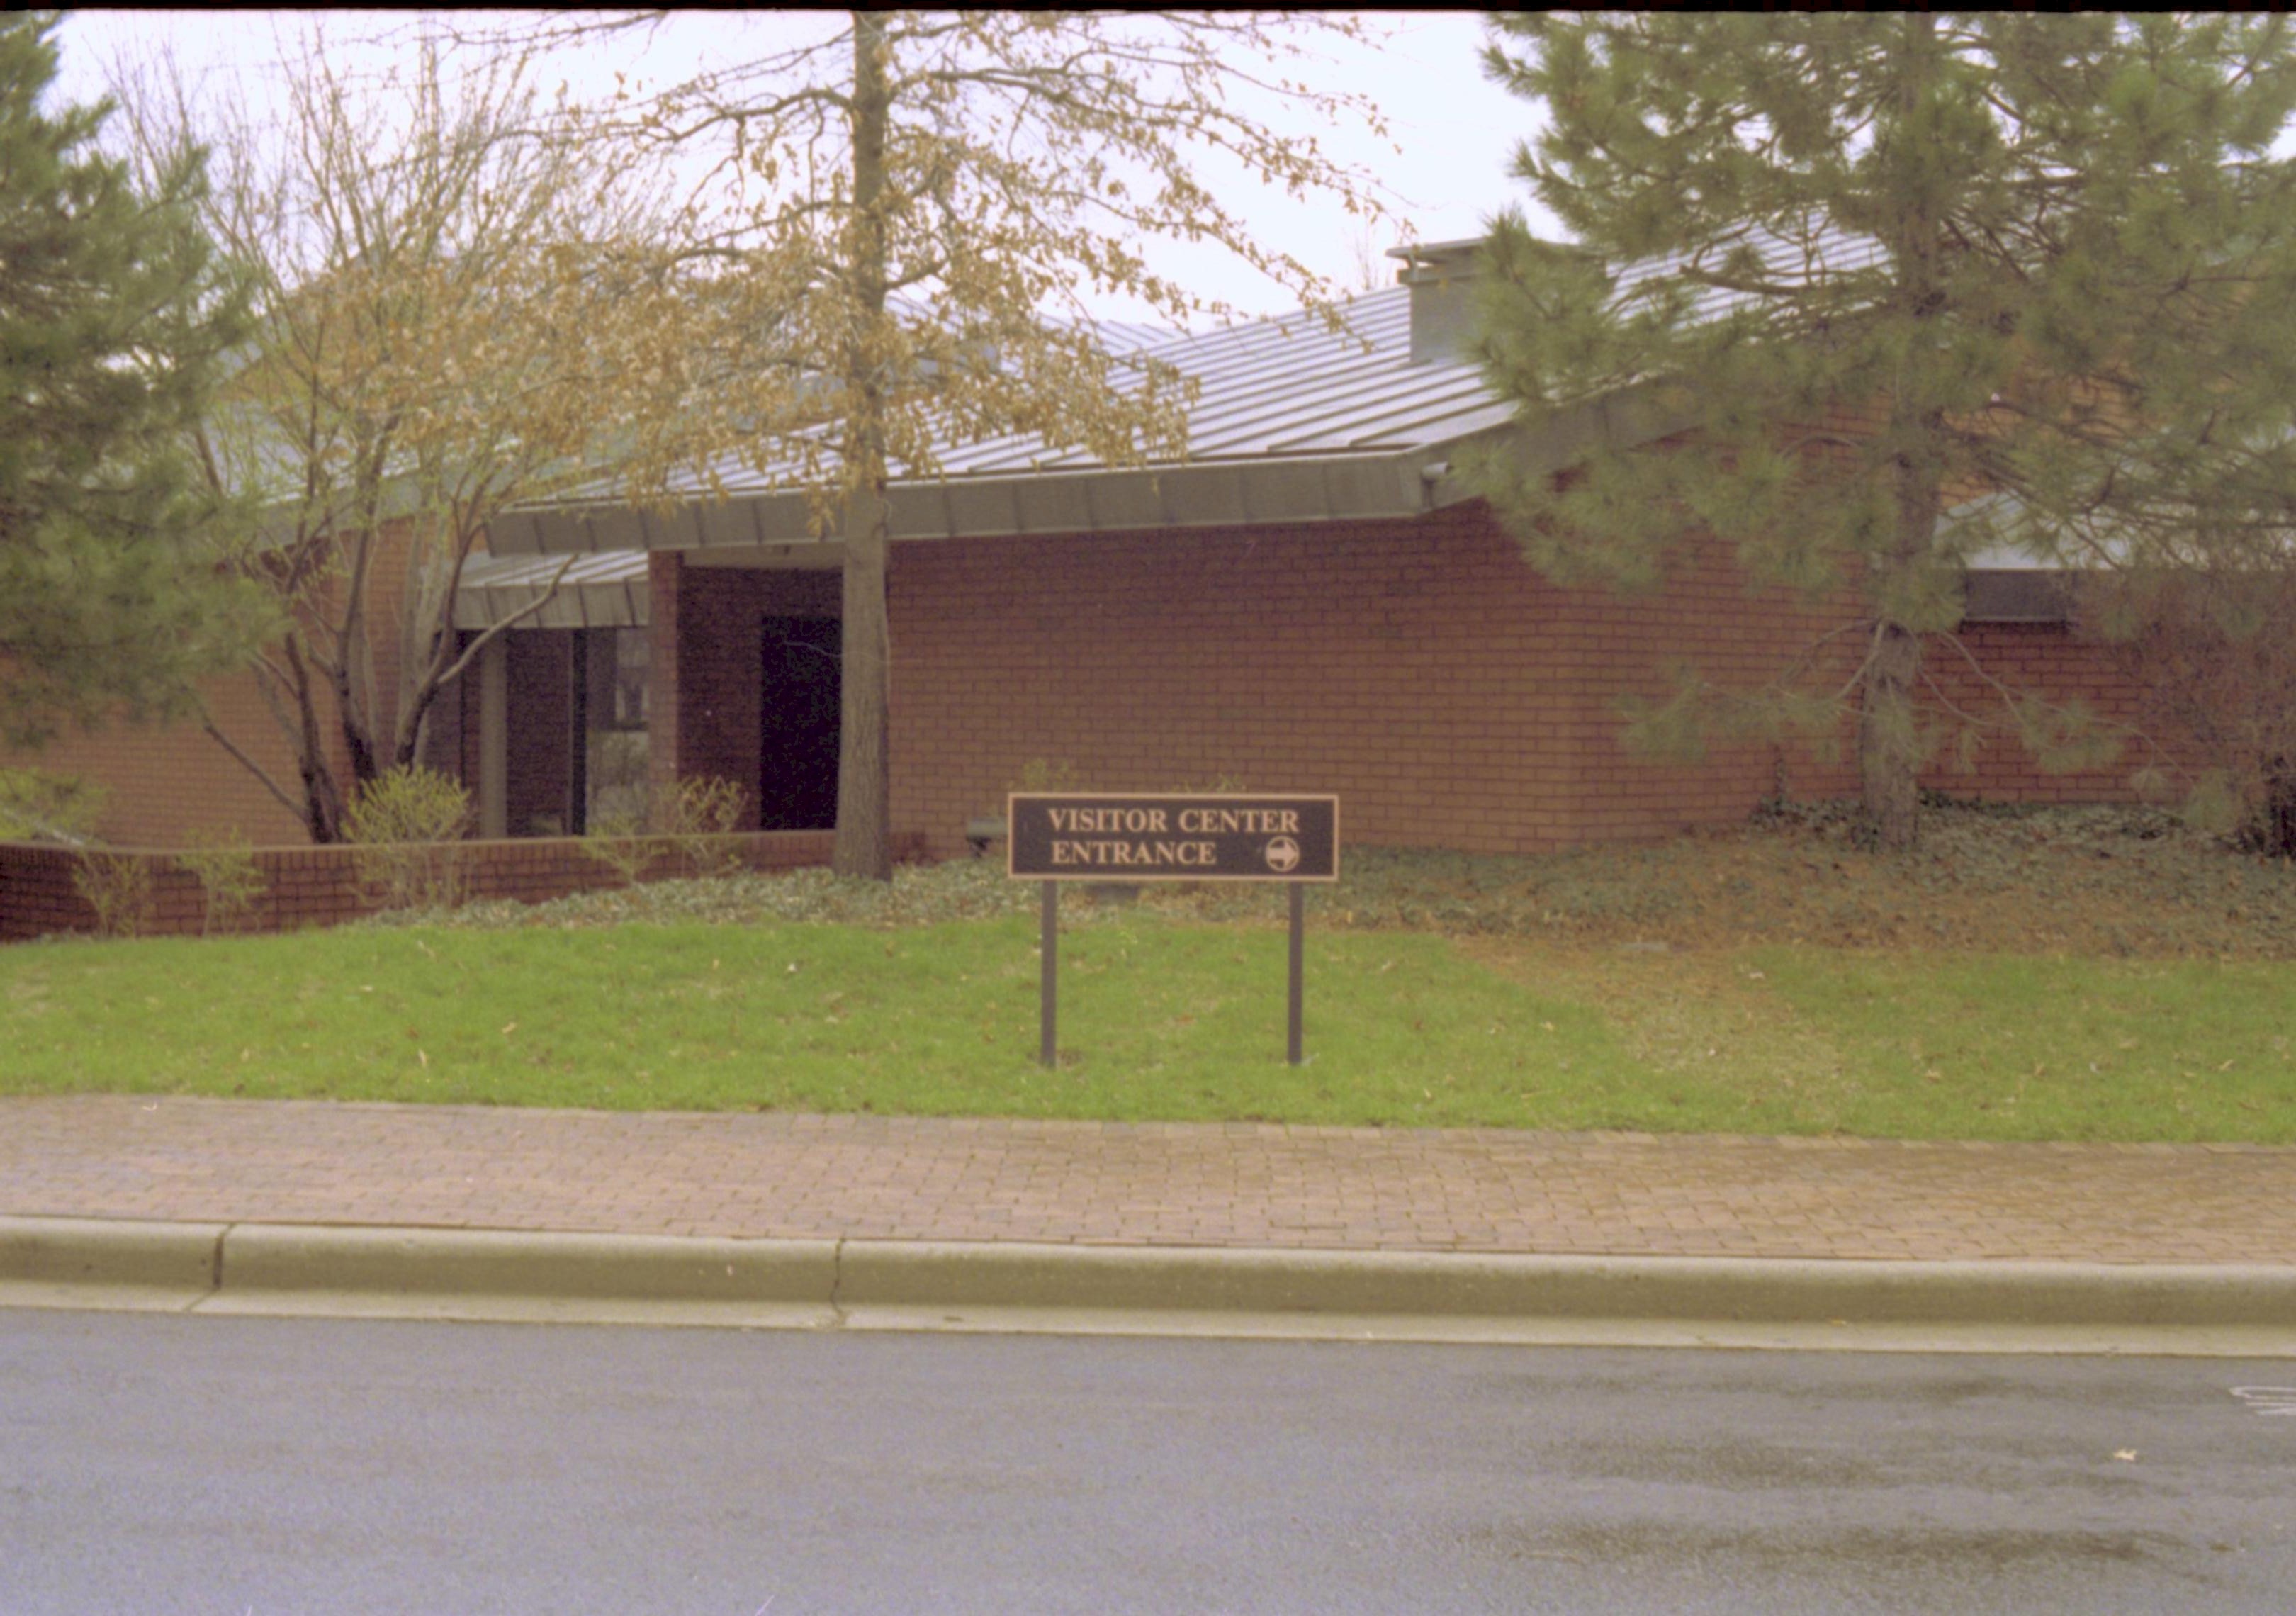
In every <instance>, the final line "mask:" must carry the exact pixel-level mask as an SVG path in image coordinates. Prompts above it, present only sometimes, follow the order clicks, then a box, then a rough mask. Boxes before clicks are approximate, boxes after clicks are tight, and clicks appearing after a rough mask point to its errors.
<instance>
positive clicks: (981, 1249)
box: [0, 1218, 2296, 1356]
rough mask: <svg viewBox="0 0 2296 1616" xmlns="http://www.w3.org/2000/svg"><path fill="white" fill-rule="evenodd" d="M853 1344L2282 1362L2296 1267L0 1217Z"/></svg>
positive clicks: (81, 1268) (44, 1238)
mask: <svg viewBox="0 0 2296 1616" xmlns="http://www.w3.org/2000/svg"><path fill="white" fill-rule="evenodd" d="M5 1301H13V1302H18V1303H23V1304H29V1305H41V1306H61V1307H75V1306H77V1307H106V1306H118V1307H139V1308H152V1307H154V1306H168V1307H172V1308H176V1309H177V1310H187V1311H189V1310H195V1311H201V1312H225V1313H257V1314H351V1315H360V1316H366V1317H459V1318H560V1319H591V1320H598V1321H625V1320H626V1321H630V1322H650V1323H669V1324H676V1323H691V1324H724V1325H768V1326H775V1327H783V1328H787V1327H806V1328H850V1329H889V1330H890V1329H899V1330H909V1329H942V1328H955V1329H967V1330H1029V1331H1053V1332H1061V1333H1185V1334H1213V1335H1283V1336H1293V1337H1300V1336H1309V1337H1326V1338H1329V1337H1343V1338H1350V1339H1359V1338H1374V1339H1407V1340H1477V1341H1648V1342H1653V1343H1665V1342H1683V1343H1688V1342H1700V1343H1705V1344H1721V1345H1743V1346H1795V1345H1835V1346H1874V1347H1891V1346H1895V1347H1908V1346H1916V1347H1922V1348H1932V1347H1935V1348H1949V1347H1951V1346H1953V1345H1955V1344H1956V1343H1959V1344H1963V1345H1966V1346H1982V1347H1986V1348H1988V1349H2008V1350H2017V1349H2027V1350H2030V1349H2041V1350H2084V1351H2096V1350H2141V1351H2180V1350H2196V1351H2210V1352H2231V1351H2237V1352H2240V1353H2243V1354H2246V1353H2257V1354H2260V1355H2269V1356H2289V1355H2296V1267H2281V1266H2272V1265H2264V1264H2243V1265H2210V1266H2170V1265H2128V1264H2108V1263H2049V1262H2017V1261H1998V1262H1880V1261H1875V1262H1858V1261H1844V1260H1801V1259H1765V1258H1669V1257H1650V1258H1634V1257H1573V1256H1533V1255H1517V1254H1473V1253H1450V1252H1434V1253H1423V1252H1398V1251H1295V1250H1270V1249H1264V1248H1262V1249H1230V1248H1204V1247H1136V1246H1133V1247H1114V1246H1078V1245H1045V1244H1023V1243H1010V1244H1001V1243H999V1244H980V1243H939V1242H929V1241H926V1242H897V1241H855V1240H849V1241H835V1242H832V1241H821V1240H787V1241H779V1240H722V1239H718V1240H705V1239H680V1238H673V1237H664V1236H643V1235H593V1234H565V1233H521V1232H514V1231H504V1230H461V1229H406V1228H375V1227H341V1226H297V1225H263V1224H168V1223H131V1222H121V1221H109V1220H102V1219H86V1218H0V1302H5Z"/></svg>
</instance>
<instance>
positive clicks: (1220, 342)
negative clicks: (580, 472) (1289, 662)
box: [493, 286, 1515, 554]
mask: <svg viewBox="0 0 2296 1616" xmlns="http://www.w3.org/2000/svg"><path fill="white" fill-rule="evenodd" d="M1344 313H1345V320H1346V325H1345V329H1343V330H1342V331H1340V332H1333V331H1330V330H1328V329H1327V328H1326V327H1325V325H1324V322H1323V321H1322V320H1320V319H1318V318H1316V317H1315V316H1309V315H1307V314H1304V313H1300V314H1293V315H1290V316H1284V317H1283V318H1280V319H1267V320H1257V321H1252V322H1250V323H1249V324H1239V325H1234V326H1228V327H1226V328H1223V329H1221V330H1218V331H1211V332H1203V333H1201V334H1199V335H1195V336H1187V337H1177V338H1170V339H1169V340H1162V341H1152V342H1149V343H1147V344H1146V345H1145V346H1143V347H1140V348H1138V349H1132V350H1130V351H1134V352H1137V353H1140V354H1143V355H1145V356H1148V357H1153V358H1155V359H1157V360H1160V361H1162V362H1163V363H1166V364H1169V365H1173V366H1174V367H1176V368H1177V369H1178V370H1180V371H1181V372H1183V373H1185V374H1186V375H1189V376H1191V377H1193V378H1194V379H1195V381H1197V383H1198V386H1199V388H1200V391H1199V394H1198V397H1197V400H1196V403H1195V406H1194V407H1193V409H1192V410H1191V411H1190V412H1189V417H1188V451H1187V455H1186V456H1185V459H1182V460H1169V461H1164V462H1160V463H1149V464H1147V465H1144V466H1111V465H1109V464H1107V463H1104V462H1103V461H1101V460H1100V459H1098V458H1097V457H1095V456H1094V455H1091V454H1089V453H1087V452H1086V451H1084V450H1082V449H1075V448H1064V447H1058V446H1055V445H1052V444H1048V443H1046V441H1045V440H1044V439H1042V438H1040V437H1038V436H1036V435H1034V434H1013V435H1006V436H1000V437H996V438H990V439H984V440H980V441H972V442H947V443H942V444H939V445H936V446H935V450H934V453H935V455H936V457H937V458H938V459H939V463H940V474H939V476H935V477H922V476H917V475H915V474H914V473H912V472H908V471H907V470H906V469H905V468H898V467H897V468H896V471H895V476H894V481H893V486H892V488H891V490H890V495H891V497H890V503H891V505H892V512H891V516H892V529H893V534H894V537H897V538H906V537H961V536H969V535H976V534H977V535H988V534H998V533H1004V534H1010V533H1035V532H1073V531H1079V530H1086V531H1089V530H1113V529H1132V528H1155V527H1193V526H1226V525H1232V524H1234V523H1237V522H1243V521H1316V520H1334V519H1341V518H1347V517H1363V516H1406V515H1415V514H1417V513H1420V512H1422V511H1425V510H1428V509H1431V508H1432V507H1433V506H1434V505H1436V504H1449V503H1452V502H1454V501H1455V500H1457V499H1463V498H1465V497H1466V494H1465V492H1464V489H1459V488H1438V487H1436V486H1434V485H1435V482H1439V481H1440V475H1441V472H1442V471H1443V470H1445V469H1447V468H1444V467H1443V466H1442V465H1441V462H1442V461H1443V459H1444V455H1443V454H1442V451H1443V450H1444V448H1445V447H1447V446H1448V445H1451V444H1454V443H1456V442H1457V441H1458V440H1460V439H1464V438H1466V437H1470V436H1472V435H1473V434H1476V433H1479V432H1485V431H1493V430H1495V429H1497V428H1500V427H1503V426H1505V425H1506V424H1507V423H1508V422H1511V421H1513V419H1514V414H1515V412H1514V410H1513V406H1510V405H1507V404H1505V403H1503V402H1501V401H1499V400H1498V399H1497V398H1494V397H1493V396H1492V395H1491V393H1490V392H1489V391H1488V389H1487V388H1486V387H1485V385H1484V382H1483V379H1482V375H1481V373H1480V369H1479V368H1478V367H1477V366H1476V365H1472V364H1467V363H1435V364H1423V365H1413V364H1411V363H1410V327H1411V291H1410V289H1409V288H1407V287H1400V286H1398V287H1395V288H1391V289H1390V290H1387V291H1378V292H1373V293H1370V294H1368V295H1366V296H1365V297H1362V298H1359V299H1356V300H1355V301H1354V302H1353V303H1351V304H1349V305H1348V306H1347V308H1346V309H1345V311H1344ZM1126 334H1127V335H1139V334H1141V333H1136V332H1128V333H1126ZM1430 466H1433V467H1435V468H1436V471H1435V477H1434V480H1433V481H1431V480H1430V478H1429V477H1428V476H1424V475H1423V472H1425V471H1426V470H1427V468H1429V467H1430ZM714 469H715V470H716V472H717V476H718V479H719V480H720V483H721V485H722V487H723V488H724V490H725V494H726V497H725V498H724V499H723V500H719V499H717V498H714V497H713V496H711V494H710V492H709V484H708V481H707V480H706V479H704V478H702V477H701V476H698V475H692V474H688V475H686V476H685V477H683V478H681V479H680V480H677V481H676V483H674V484H673V486H672V488H671V489H670V490H669V493H670V498H671V501H672V502H673V508H672V509H671V510H670V511H669V513H668V514H666V515H665V514H662V513H659V512H657V511H640V510H636V509H633V508H632V507H630V506H629V505H628V504H627V502H626V501H624V500H623V499H622V498H621V497H620V496H619V493H618V491H617V490H615V489H614V488H612V487H611V485H609V484H607V483H604V482H600V483H597V484H594V485H592V486H591V487H590V488H586V489H583V490H578V492H576V493H575V494H573V495H571V496H567V497H565V498H563V499H561V500H558V501H554V502H553V503H552V504H550V505H549V506H546V507H537V508H533V509H529V510H527V511H522V512H518V513H512V515H511V516H509V517H507V518H505V519H504V520H503V521H501V522H499V523H498V524H497V527H496V532H495V534H494V536H493V537H494V542H495V547H496V553H497V554H561V553H564V552H567V551H600V550H609V549H619V548H643V549H696V548H703V549H706V548H709V547H713V546H732V545H738V546H752V545H783V544H802V543H807V542H809V541H810V539H811V535H810V533H809V531H808V526H807V517H808V511H807V508H806V502H805V498H804V496H803V495H802V494H801V493H799V492H797V491H795V490H793V489H791V488H789V487H788V486H787V485H788V481H789V480H790V479H791V477H793V475H794V474H795V472H796V470H797V466H796V463H795V462H794V461H792V460H783V461H780V462H776V463H773V464H770V465H767V466H766V467H764V468H762V469H759V468H756V467H752V466H750V465H748V464H745V463H742V462H740V461H739V460H738V459H734V458H728V459H726V460H723V461H721V462H719V463H717V466H716V467H715V468H714Z"/></svg>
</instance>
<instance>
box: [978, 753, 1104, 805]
mask: <svg viewBox="0 0 2296 1616" xmlns="http://www.w3.org/2000/svg"><path fill="white" fill-rule="evenodd" d="M1087 789H1088V788H1087V786H1086V785H1085V783H1084V777H1083V776H1082V775H1079V774H1078V773H1077V767H1076V765H1075V764H1073V763H1070V761H1069V760H1068V759H1065V758H1054V759H1045V758H1031V759H1029V760H1028V761H1027V762H1026V763H1024V764H1022V765H1021V776H1020V778H1019V779H1017V780H1013V781H1010V782H1008V783H1006V785H1005V790H1006V791H1008V792H1081V791H1085V790H1087ZM1004 809H1005V805H1004V804H1003V803H1002V802H999V803H998V804H997V805H996V811H997V812H999V813H1002V812H1004Z"/></svg>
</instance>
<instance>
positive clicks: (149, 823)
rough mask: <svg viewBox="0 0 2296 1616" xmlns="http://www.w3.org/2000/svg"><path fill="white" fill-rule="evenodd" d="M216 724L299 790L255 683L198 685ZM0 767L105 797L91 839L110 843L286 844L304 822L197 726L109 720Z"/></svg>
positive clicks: (10, 757)
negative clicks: (63, 778)
mask: <svg viewBox="0 0 2296 1616" xmlns="http://www.w3.org/2000/svg"><path fill="white" fill-rule="evenodd" d="M201 693H202V694H203V695H204V696H205V698H206V701H207V703H208V707H209V710H210V711H211V712H213V713H214V715H215V718H216V722H217V725H218V726H220V727H221V728H222V729H223V731H224V733H225V734H228V735H229V736H230V737H231V738H232V740H233V741H234V742H236V743H237V744H238V745H240V746H241V747H242V748H244V749H245V750H246V751H248V752H249V753H250V755H251V756H252V757H253V758H254V759H256V761H257V762H258V763H259V764H261V765H262V766H263V767H265V769H266V770H267V771H268V772H269V773H270V775H271V776H272V778H274V779H275V780H276V781H278V782H279V783H280V785H281V786H282V787H283V788H284V789H285V790H286V791H287V792H288V793H289V794H290V795H295V794H297V793H298V792H299V790H300V785H299V780H298V777H297V775H296V773H295V762H294V757H293V754H292V752H291V750H290V748H289V746H288V744H287V740H286V737H285V735H284V734H282V732H281V731H280V729H279V726H278V725H277V724H276V723H275V721H274V720H273V718H272V717H271V713H270V710H269V709H268V708H266V706H265V705H264V702H263V698H262V695H261V693H259V692H258V690H257V689H256V686H255V681H254V679H253V678H252V677H249V676H248V675H245V674H235V675H228V676H225V677H218V678H212V679H209V680H206V681H204V682H203V683H202V685H201ZM0 768H37V769H43V770H45V771H47V772H49V773H51V774H57V775H83V776H85V777H86V778H88V779H91V780H94V781H97V782H99V783H102V785H104V786H105V787H107V788H108V790H109V792H110V796H109V798H108V806H107V807H106V808H105V810H104V813H103V816H102V818H101V819H100V820H98V822H97V824H96V827H95V828H96V833H97V834H98V835H99V836H101V837H102V838H103V839H104V840H105V841H115V842H120V843H123V844H127V845H134V846H143V847H180V846H182V845H184V842H185V841H188V840H189V839H190V838H191V837H192V836H193V835H194V834H196V833H200V832H202V831H206V832H212V833H224V834H234V833H235V834H237V835H241V836H245V837H248V838H250V839H251V840H254V841H291V840H296V839H299V838H300V837H301V836H302V834H303V823H302V820H301V819H300V818H299V817H298V816H296V815H295V814H292V813H291V812H289V811H288V810H287V809H286V808H283V807H282V806H281V805H280V803H279V801H278V800H277V799H276V798H275V797H273V796H272V794H271V793H270V792H268V791H266V790H265V789H264V786H263V783H262V782H261V781H259V780H258V779H257V778H256V777H255V775H252V774H250V773H249V772H248V770H247V769H246V768H245V767H242V765H241V764H240V762H239V761H238V759H234V757H232V755H231V754H230V753H229V752H227V751H225V750H224V749H223V748H222V747H221V746H219V745H217V743H216V742H215V741H213V740H212V739H210V738H209V736H208V734H206V732H205V731H203V730H202V729H201V727H200V726H198V725H197V724H175V725H156V724H130V723H128V722H127V721H126V720H125V719H114V720H113V721H112V722H111V723H110V724H107V725H106V726H104V727H103V728H102V729H99V730H96V731H94V732H93V733H83V732H78V731H68V732H66V733H65V734H61V735H59V736H57V737H56V739H55V740H54V741H53V742H50V743H49V744H48V745H46V746H45V747H43V748H41V749H40V750H39V751H35V752H24V751H9V750H8V749H6V748H4V747H0Z"/></svg>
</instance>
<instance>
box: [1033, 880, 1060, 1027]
mask: <svg viewBox="0 0 2296 1616" xmlns="http://www.w3.org/2000/svg"><path fill="white" fill-rule="evenodd" d="M1043 931H1044V945H1043V947H1042V949H1041V950H1040V952H1041V953H1042V954H1043V955H1044V956H1045V963H1044V968H1043V972H1042V974H1041V975H1040V976H1039V977H1038V978H1037V1023H1038V1025H1037V1060H1038V1061H1039V1062H1042V1063H1043V1064H1045V1065H1046V1066H1051V1065H1054V1064H1056V1063H1057V1062H1059V1060H1060V1019H1061V1015H1060V997H1061V883H1060V882H1057V881H1048V882H1046V883H1045V918H1044V926H1043Z"/></svg>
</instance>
